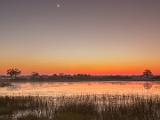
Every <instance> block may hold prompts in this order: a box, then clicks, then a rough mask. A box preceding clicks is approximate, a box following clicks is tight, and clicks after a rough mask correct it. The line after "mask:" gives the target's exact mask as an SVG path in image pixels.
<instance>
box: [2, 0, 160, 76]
mask: <svg viewBox="0 0 160 120" xmlns="http://www.w3.org/2000/svg"><path fill="white" fill-rule="evenodd" d="M12 67H17V68H19V69H21V70H22V73H23V74H30V73H31V72H35V71H36V72H39V73H43V74H52V73H70V74H74V73H87V74H141V73H142V72H143V70H144V69H151V70H152V71H153V73H154V74H160V0H0V74H4V73H5V71H6V70H7V69H8V68H12Z"/></svg>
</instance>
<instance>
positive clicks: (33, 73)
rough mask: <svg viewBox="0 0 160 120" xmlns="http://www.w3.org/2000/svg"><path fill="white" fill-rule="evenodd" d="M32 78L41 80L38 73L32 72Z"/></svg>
mask: <svg viewBox="0 0 160 120" xmlns="http://www.w3.org/2000/svg"><path fill="white" fill-rule="evenodd" d="M31 78H32V79H39V78H40V75H39V73H38V72H32V73H31Z"/></svg>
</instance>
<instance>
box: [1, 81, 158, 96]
mask: <svg viewBox="0 0 160 120" xmlns="http://www.w3.org/2000/svg"><path fill="white" fill-rule="evenodd" d="M81 94H83V95H85V94H111V95H122V94H124V95H137V94H138V95H149V96H150V95H160V82H32V83H31V82H28V83H13V84H12V86H10V87H0V96H6V95H9V96H19V95H23V96H27V95H30V96H37V95H39V96H61V95H81Z"/></svg>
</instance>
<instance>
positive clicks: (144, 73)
mask: <svg viewBox="0 0 160 120" xmlns="http://www.w3.org/2000/svg"><path fill="white" fill-rule="evenodd" d="M143 77H144V78H152V77H153V74H152V72H151V70H148V69H146V70H145V71H144V72H143Z"/></svg>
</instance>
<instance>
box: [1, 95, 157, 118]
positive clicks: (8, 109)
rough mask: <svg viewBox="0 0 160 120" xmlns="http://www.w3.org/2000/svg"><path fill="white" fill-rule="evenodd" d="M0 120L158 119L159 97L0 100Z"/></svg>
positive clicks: (24, 98)
mask: <svg viewBox="0 0 160 120" xmlns="http://www.w3.org/2000/svg"><path fill="white" fill-rule="evenodd" d="M0 120H160V97H158V96H153V97H144V96H118V95H117V96H112V95H101V96H98V95H80V96H70V97H66V96H61V97H56V98H54V97H39V96H37V97H31V96H20V97H8V96H6V97H0Z"/></svg>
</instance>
